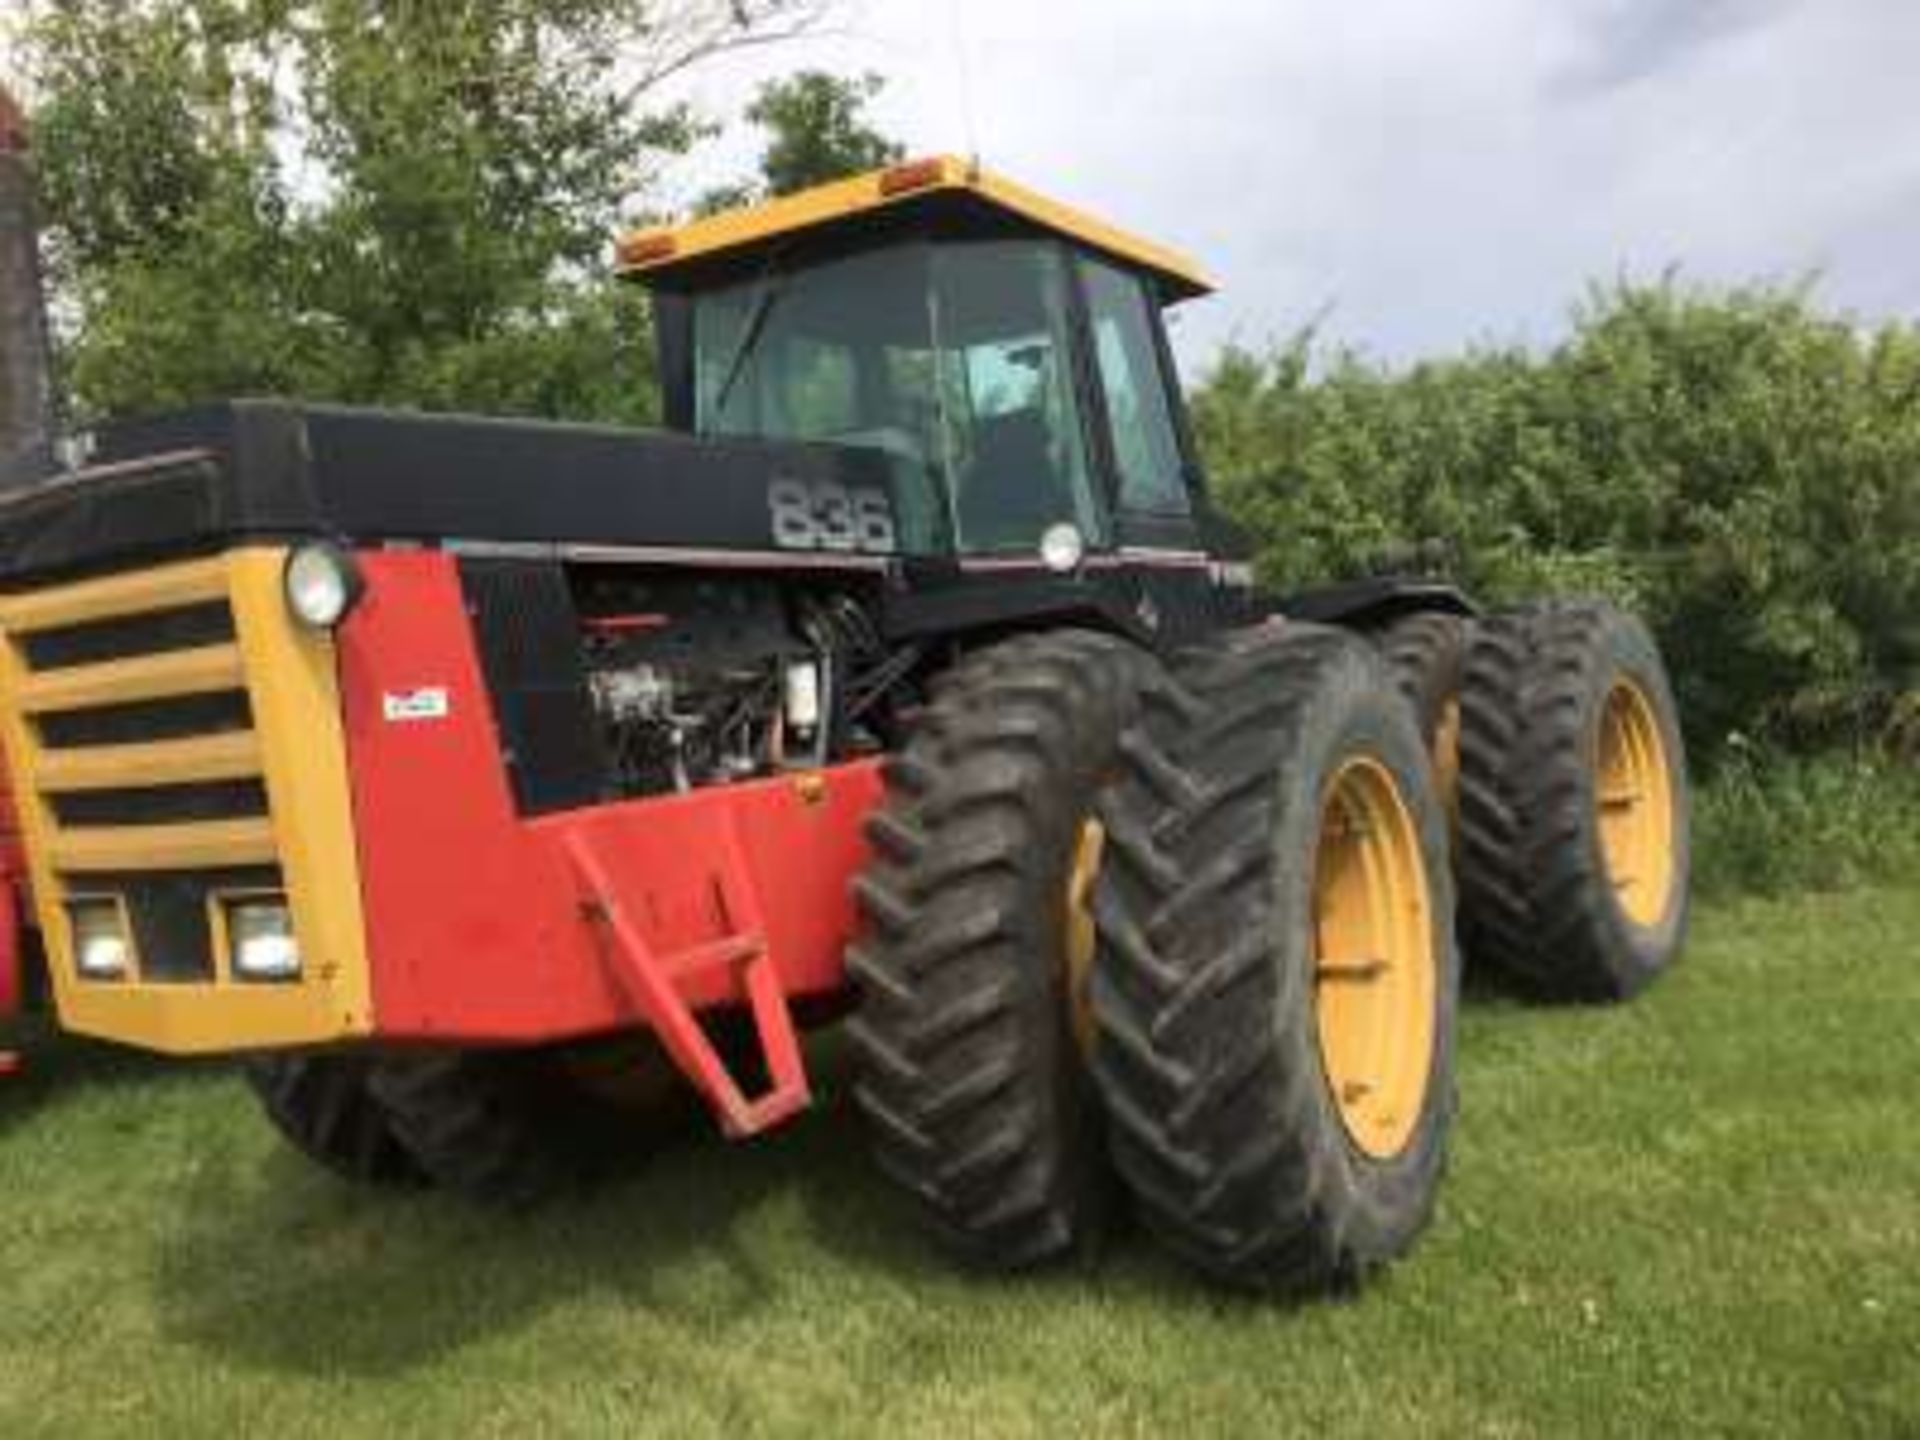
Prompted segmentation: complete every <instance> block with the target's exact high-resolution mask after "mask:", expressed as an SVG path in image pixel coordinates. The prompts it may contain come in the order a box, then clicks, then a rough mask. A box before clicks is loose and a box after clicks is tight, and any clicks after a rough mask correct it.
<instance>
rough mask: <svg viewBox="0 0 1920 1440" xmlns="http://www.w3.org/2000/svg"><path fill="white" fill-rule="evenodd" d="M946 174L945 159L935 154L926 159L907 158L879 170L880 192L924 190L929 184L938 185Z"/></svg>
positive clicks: (895, 192)
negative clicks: (902, 163)
mask: <svg viewBox="0 0 1920 1440" xmlns="http://www.w3.org/2000/svg"><path fill="white" fill-rule="evenodd" d="M946 174H947V165H946V161H944V160H942V159H941V158H940V157H939V156H937V155H936V156H934V157H933V158H931V159H928V160H909V161H908V162H907V163H906V164H904V165H894V166H891V167H889V168H888V169H885V170H882V171H881V172H880V193H881V194H882V195H904V194H905V193H906V192H907V191H909V190H924V189H926V188H927V187H928V186H929V185H938V184H939V183H940V182H941V181H942V180H944V179H945V178H946Z"/></svg>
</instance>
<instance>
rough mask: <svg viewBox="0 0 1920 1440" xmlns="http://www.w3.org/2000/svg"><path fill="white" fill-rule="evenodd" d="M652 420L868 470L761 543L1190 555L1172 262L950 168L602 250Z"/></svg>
mask: <svg viewBox="0 0 1920 1440" xmlns="http://www.w3.org/2000/svg"><path fill="white" fill-rule="evenodd" d="M620 263H621V267H622V269H623V271H624V272H625V273H628V274H630V275H634V276H637V277H639V278H641V279H643V280H644V281H645V282H646V283H647V284H648V285H649V286H650V287H651V288H652V290H653V291H654V293H655V296H656V299H657V319H658V327H659V342H660V358H661V366H660V368H661V375H662V381H663V389H664V393H665V402H666V403H665V408H666V419H667V422H668V424H669V425H670V426H671V427H672V428H674V429H677V430H682V431H686V432H690V433H692V434H696V435H700V436H706V437H745V436H752V437H762V438H775V439H782V440H804V441H819V442H827V443H831V444H835V445H840V446H853V447H858V448H861V449H865V450H868V451H873V452H877V453H879V454H880V455H882V456H884V457H885V465H886V469H887V472H888V476H889V493H890V501H891V503H890V505H889V506H888V507H886V508H885V510H882V509H881V508H880V507H874V508H871V509H868V510H862V509H861V508H860V507H859V506H858V505H857V504H855V505H849V504H846V503H843V502H842V501H841V499H840V497H837V496H832V495H829V496H826V497H824V498H822V497H816V496H813V495H810V494H807V493H803V492H802V491H800V490H795V491H794V492H793V493H792V494H790V495H787V496H785V497H784V501H783V497H781V496H776V497H775V517H774V518H775V528H776V535H777V538H779V539H780V540H781V542H782V543H783V544H797V545H799V546H801V547H802V548H811V547H813V546H817V547H818V548H823V549H842V550H853V549H858V550H867V549H874V550H880V549H884V550H888V551H892V552H895V553H903V554H907V555H935V556H949V555H954V556H960V557H1008V556H1019V557H1029V558H1030V557H1035V556H1037V555H1038V554H1039V553H1040V551H1041V548H1042V542H1043V541H1046V542H1047V544H1048V545H1049V546H1050V547H1052V548H1053V549H1054V550H1055V551H1056V552H1064V553H1070V554H1073V555H1076V556H1077V555H1079V554H1081V553H1093V552H1102V551H1111V550H1114V549H1117V548H1118V547H1119V546H1121V545H1122V544H1127V545H1138V544H1155V543H1159V544H1167V543H1172V544H1176V545H1184V546H1185V547H1186V548H1188V549H1189V550H1191V549H1192V548H1193V546H1194V543H1195V539H1194V530H1193V527H1194V516H1195V510H1196V501H1197V498H1198V496H1197V480H1198V474H1197V469H1196V467H1195V465H1194V463H1193V456H1192V450H1191V445H1190V441H1189V438H1188V435H1187V432H1186V426H1185V419H1184V414H1183V411H1182V406H1181V401H1180V391H1179V384H1178V380H1177V377H1176V375H1175V371H1174V366H1173V361H1172V356H1171V354H1170V352H1169V350H1168V347H1167V343H1166V335H1165V331H1164V328H1163V326H1162V323H1161V310H1162V308H1163V307H1165V306H1167V305H1171V304H1174V303H1176V302H1178V301H1181V300H1186V299H1189V298H1192V297H1194V296H1197V295H1202V294H1205V293H1206V292H1207V291H1208V290H1209V289H1210V286H1209V285H1208V283H1207V281H1206V280H1205V279H1204V277H1202V276H1201V275H1200V274H1199V272H1198V271H1197V270H1196V269H1195V268H1194V267H1193V266H1192V265H1191V264H1190V263H1189V262H1188V261H1186V260H1185V259H1183V258H1182V257H1180V256H1178V255H1176V254H1173V253H1172V252H1170V251H1167V250H1164V249H1162V248H1161V247H1159V246H1156V245H1153V244H1150V243H1148V242H1146V241H1143V240H1140V239H1137V238H1135V237H1133V236H1130V235H1126V234H1124V233H1122V232H1120V231H1118V230H1115V229H1112V228H1111V227H1108V226H1106V225H1104V224H1101V223H1100V222H1098V221H1095V220H1093V219H1091V218H1089V217H1087V216H1084V215H1081V214H1079V213H1077V212H1075V211H1072V210H1069V209H1067V208H1066V207H1064V206H1060V205H1057V204H1055V203H1053V202H1051V201H1048V200H1045V199H1042V198H1041V197H1039V196H1037V195H1034V194H1032V193H1031V192H1028V191H1026V190H1023V189H1021V188H1020V187H1017V186H1015V185H1012V184H1010V183H1009V182H1007V181H1004V180H1001V179H1000V178H998V177H996V176H993V175H989V174H987V173H985V172H983V171H981V170H980V169H978V168H977V167H976V166H973V165H970V164H968V163H967V162H964V161H961V160H957V159H954V158H951V157H943V158H936V159H931V160H923V161H917V162H914V163H911V164H907V165H901V166H897V167H895V168H893V169H890V170H885V171H881V172H878V173H875V174H868V175H863V176H859V177H856V178H853V179H850V180H845V181H840V182H837V183H834V184H831V185H827V186H823V187H820V188H818V189H815V190H810V191H806V192H804V193H802V194H799V195H795V196H790V197H787V198H783V199H778V200H774V201H772V202H770V203H768V204H765V205H761V206H757V207H754V208H751V209H747V210H742V211H736V212H732V213H729V214H723V215H718V216H714V217H711V218H708V219H704V220H698V221H695V222H693V223H691V224H688V225H686V226H683V227H680V228H678V229H671V230H653V231H643V232H640V233H638V234H635V235H632V236H630V237H628V238H627V239H626V240H625V241H624V242H623V243H622V245H621V247H620Z"/></svg>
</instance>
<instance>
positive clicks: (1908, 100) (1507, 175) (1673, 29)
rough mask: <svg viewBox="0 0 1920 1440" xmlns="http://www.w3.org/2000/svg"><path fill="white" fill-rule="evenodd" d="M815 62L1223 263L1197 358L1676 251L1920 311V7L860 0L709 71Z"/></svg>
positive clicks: (1372, 346)
mask: <svg viewBox="0 0 1920 1440" xmlns="http://www.w3.org/2000/svg"><path fill="white" fill-rule="evenodd" d="M802 65H809V66H820V67H822V68H828V69H834V70H840V71H845V72H855V71H859V70H864V69H872V70H876V71H879V72H880V73H882V74H883V75H885V76H886V77H887V79H888V81H889V88H888V90H887V93H886V95H885V96H884V98H883V99H882V101H881V102H880V104H879V106H878V108H877V112H876V113H877V118H878V119H879V120H880V121H881V123H882V125H883V128H885V129H887V130H888V131H890V132H891V133H893V134H894V135H896V136H898V137H899V138H901V139H902V140H903V141H905V142H906V143H907V144H908V146H909V148H910V149H911V150H912V151H914V152H915V153H920V152H930V151H935V150H954V151H959V152H962V153H964V152H966V151H968V150H970V149H971V150H977V151H978V152H979V153H980V155H981V156H982V158H983V159H984V160H985V162H986V164H987V165H988V166H989V167H990V168H993V169H996V170H999V171H1001V172H1003V173H1005V174H1008V175H1010V176H1012V177H1013V178H1016V179H1019V180H1021V181H1023V182H1025V183H1027V184H1030V185H1032V186H1034V187H1036V188H1038V189H1041V190H1044V191H1046V192H1048V193H1050V194H1054V195H1057V196H1059V197H1060V198H1061V199H1064V200H1069V201H1072V202H1074V203H1077V204H1080V205H1082V206H1084V207H1086V208H1089V209H1092V210H1094V211H1095V212H1097V213H1099V214H1100V215H1102V216H1103V217H1104V218H1107V219H1110V220H1113V221H1116V222H1118V223H1121V224H1124V225H1126V226H1128V227H1130V228H1133V229H1135V230H1139V231H1142V232H1144V233H1146V234H1147V235H1150V236H1152V237H1153V238H1155V239H1158V240H1161V241H1164V242H1167V243H1169V244H1173V245H1175V246H1178V247H1180V248H1182V249H1184V250H1186V251H1187V252H1188V253H1190V254H1192V255H1193V256H1195V257H1196V258H1197V259H1198V260H1200V261H1201V262H1202V264H1203V265H1204V266H1205V267H1206V268H1207V269H1208V270H1209V272H1210V273H1211V274H1212V275H1213V276H1214V278H1215V279H1216V280H1217V281H1218V282H1219V284H1220V286H1221V289H1222V293H1221V294H1219V295H1217V296H1215V297H1213V298H1210V299H1207V300H1203V301H1199V302H1196V303H1195V304H1193V305H1190V306H1187V307H1183V311H1184V313H1183V314H1182V317H1181V319H1180V322H1179V325H1178V328H1177V330H1176V334H1177V335H1178V339H1179V345H1180V349H1181V351H1182V354H1183V357H1184V358H1185V360H1186V361H1187V363H1188V365H1189V366H1192V365H1193V364H1195V363H1196V362H1199V361H1201V360H1203V359H1204V358H1205V357H1206V356H1207V355H1209V354H1211V353H1212V352H1213V350H1214V349H1215V348H1216V347H1217V346H1218V344H1219V343H1220V342H1221V341H1222V340H1223V339H1225V338H1227V337H1238V338H1240V339H1243V340H1246V341H1250V342H1259V341H1261V340H1264V339H1266V338H1268V337H1270V336H1274V335H1279V334H1285V333H1287V332H1290V331H1291V330H1292V329H1293V328H1294V327H1295V326H1297V325H1299V324H1301V323H1303V322H1305V321H1307V320H1309V319H1311V318H1313V317H1315V316H1317V315H1321V314H1323V313H1324V315H1325V316H1326V320H1325V329H1326V331H1327V333H1329V334H1331V335H1333V336H1335V337H1337V338H1339V339H1341V340H1345V341H1349V342H1352V343H1355V344H1358V345H1360V346H1362V347H1364V348H1365V349H1367V350H1370V351H1372V352H1373V353H1375V354H1376V355H1380V356H1384V357H1389V358H1394V359H1405V358H1411V357H1415V356H1421V355H1428V354H1435V353H1441V352H1445V351H1448V350H1452V349H1455V348H1457V347H1459V346H1461V345H1463V344H1465V343H1467V342H1469V341H1473V340H1486V339H1491V340H1527V341H1533V342H1542V341H1549V340H1551V339H1553V338H1554V337H1555V336H1557V335H1558V334H1560V333H1562V332H1563V331H1564V328H1565V324H1566V313H1567V308H1568V305H1569V303H1570V302H1571V301H1572V300H1573V299H1574V298H1575V297H1576V296H1577V295H1578V294H1579V292H1580V290H1581V287H1582V285H1583V284H1584V282H1585V281H1586V280H1587V279H1589V278H1592V277H1599V278H1607V277H1611V276H1614V275H1617V274H1620V273H1623V272H1624V273H1628V274H1633V275H1653V274H1657V273H1658V272H1659V271H1661V270H1662V269H1664V268H1665V267H1667V266H1669V265H1675V264H1677V265H1678V266H1680V267H1681V269H1682V271H1683V273H1685V274H1687V275H1691V276H1694V277H1698V278H1701V279H1711V280H1740V279H1749V278H1757V277H1776V278H1787V279H1792V278H1796V277H1799V276H1801V275H1804V274H1806V273H1808V272H1811V271H1819V272H1820V273H1821V274H1822V276H1823V277H1824V278H1823V279H1822V281H1821V288H1820V294H1821V296H1822V297H1823V298H1824V299H1825V300H1826V301H1828V302H1829V303H1832V304H1835V305H1839V306H1844V307H1847V308H1849V309H1853V310H1856V311H1858V312H1860V313H1861V314H1863V315H1866V316H1880V315H1900V316H1904V317H1907V318H1920V0H1345V3H1337V0H1186V3H1184V4H1182V3H1174V0H847V4H846V8H845V10H844V12H843V14H842V16H841V19H840V21H839V23H838V24H837V25H836V27H835V33H833V34H830V35H824V36H821V37H819V38H816V39H809V40H806V41H803V42H800V43H798V44H795V45H793V46H790V47H786V48H781V49H776V50H769V51H761V52H757V53H752V54H743V55H740V56H735V57H729V58H727V59H725V60H723V61H721V62H716V63H715V64H714V65H713V66H711V67H710V68H708V69H707V70H706V71H705V72H704V73H702V74H700V75H698V76H696V77H694V78H692V79H691V80H690V81H689V82H688V85H689V89H690V91H691V93H692V95H693V97H694V98H695V99H696V100H698V101H699V102H701V103H702V104H704V105H706V106H708V107H711V108H713V109H715V110H718V111H722V112H724V111H727V110H730V109H737V108H738V107H739V105H740V104H741V103H742V102H743V100H744V99H745V97H747V96H748V95H749V94H750V93H751V91H752V89H753V87H754V85H755V84H756V83H757V82H758V81H759V80H761V79H763V78H765V77H767V76H769V75H772V74H777V73H780V72H782V71H785V70H791V69H794V68H797V67H799V66H802ZM963 77H964V83H963ZM734 143H735V145H736V146H737V148H736V149H734V151H733V152H732V153H731V154H730V155H729V154H726V153H724V152H709V154H708V155H707V157H706V159H705V160H703V162H702V163H703V165H704V166H706V167H708V168H707V169H705V170H703V172H702V173H701V174H700V175H697V176H694V175H686V176H682V177H679V178H680V180H681V181H682V183H683V184H684V185H685V188H686V191H687V192H689V193H690V192H691V191H693V190H696V189H698V188H699V186H700V185H701V184H704V183H707V182H708V181H710V180H712V179H715V178H718V177H717V176H716V175H714V174H713V173H712V170H713V167H715V166H717V165H724V164H727V163H732V164H734V165H735V166H736V167H737V168H738V169H741V170H744V169H746V168H748V167H749V166H750V165H751V161H752V155H753V147H752V145H751V143H750V141H749V140H748V139H747V138H746V137H742V139H741V140H739V141H737V142H734Z"/></svg>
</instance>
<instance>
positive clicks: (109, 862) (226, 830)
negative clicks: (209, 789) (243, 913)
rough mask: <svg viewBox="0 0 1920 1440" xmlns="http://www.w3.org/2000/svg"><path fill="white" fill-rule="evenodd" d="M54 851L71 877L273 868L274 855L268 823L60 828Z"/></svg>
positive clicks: (58, 863)
mask: <svg viewBox="0 0 1920 1440" xmlns="http://www.w3.org/2000/svg"><path fill="white" fill-rule="evenodd" d="M51 850H52V860H53V868H54V869H55V870H58V871H61V872H63V873H66V874H80V873H92V874H100V873H102V872H111V871H122V870H126V871H153V870H221V869H226V868H228V867H231V866H238V865H271V864H273V861H274V853H275V852H274V844H273V823H272V822H271V821H269V820H264V819H263V820H201V821H196V822H195V823H193V824H189V825H112V826H105V825H102V826H90V827H84V828H67V829H59V828H56V829H55V830H54V832H53V835H52V839H51Z"/></svg>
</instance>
